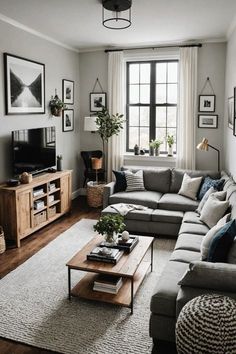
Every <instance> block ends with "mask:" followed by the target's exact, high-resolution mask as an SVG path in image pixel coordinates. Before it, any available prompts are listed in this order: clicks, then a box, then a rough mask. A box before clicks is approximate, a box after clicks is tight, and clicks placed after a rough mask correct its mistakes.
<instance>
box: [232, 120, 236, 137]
mask: <svg viewBox="0 0 236 354" xmlns="http://www.w3.org/2000/svg"><path fill="white" fill-rule="evenodd" d="M233 134H234V136H236V118H234V126H233Z"/></svg>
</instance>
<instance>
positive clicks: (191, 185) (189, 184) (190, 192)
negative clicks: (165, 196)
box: [178, 173, 202, 200]
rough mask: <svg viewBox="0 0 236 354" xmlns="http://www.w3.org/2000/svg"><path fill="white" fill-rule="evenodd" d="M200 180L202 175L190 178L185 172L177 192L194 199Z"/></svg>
mask: <svg viewBox="0 0 236 354" xmlns="http://www.w3.org/2000/svg"><path fill="white" fill-rule="evenodd" d="M201 182H202V177H194V178H191V177H190V176H189V175H188V174H187V173H185V174H184V177H183V181H182V184H181V187H180V190H179V192H178V194H181V195H184V196H185V197H188V198H190V199H193V200H196V199H197V193H198V190H199V187H200V184H201Z"/></svg>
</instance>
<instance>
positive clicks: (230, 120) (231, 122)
mask: <svg viewBox="0 0 236 354" xmlns="http://www.w3.org/2000/svg"><path fill="white" fill-rule="evenodd" d="M234 105H235V103H234V97H233V96H232V97H229V98H228V127H229V128H230V129H233V125H234V114H235V113H234V112H235V107H234Z"/></svg>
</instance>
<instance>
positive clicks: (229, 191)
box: [226, 183, 236, 200]
mask: <svg viewBox="0 0 236 354" xmlns="http://www.w3.org/2000/svg"><path fill="white" fill-rule="evenodd" d="M235 192H236V183H232V184H231V185H230V186H229V187H228V188H227V191H226V200H229V198H230V197H231V195H232V194H233V193H235Z"/></svg>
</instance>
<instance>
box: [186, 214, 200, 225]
mask: <svg viewBox="0 0 236 354" xmlns="http://www.w3.org/2000/svg"><path fill="white" fill-rule="evenodd" d="M183 222H187V223H190V224H201V225H203V222H202V221H201V220H200V215H199V214H198V213H197V212H196V211H186V213H185V214H184V217H183Z"/></svg>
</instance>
